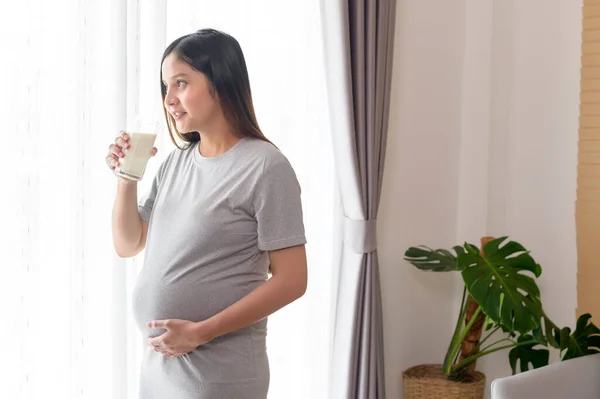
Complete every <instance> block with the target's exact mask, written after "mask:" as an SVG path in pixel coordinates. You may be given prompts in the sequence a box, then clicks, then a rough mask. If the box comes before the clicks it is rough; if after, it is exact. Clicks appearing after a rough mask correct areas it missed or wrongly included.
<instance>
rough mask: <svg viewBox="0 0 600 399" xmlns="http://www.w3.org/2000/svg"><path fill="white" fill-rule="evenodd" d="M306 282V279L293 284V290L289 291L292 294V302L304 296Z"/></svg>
mask: <svg viewBox="0 0 600 399" xmlns="http://www.w3.org/2000/svg"><path fill="white" fill-rule="evenodd" d="M307 285H308V284H307V281H306V279H302V280H301V281H298V282H297V283H296V284H294V287H293V289H291V290H290V291H291V292H293V300H294V301H295V300H296V299H300V298H302V297H303V296H304V294H306V287H307Z"/></svg>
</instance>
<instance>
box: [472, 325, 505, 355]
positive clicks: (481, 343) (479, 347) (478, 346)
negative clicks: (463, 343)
mask: <svg viewBox="0 0 600 399" xmlns="http://www.w3.org/2000/svg"><path fill="white" fill-rule="evenodd" d="M499 329H500V325H497V326H496V327H494V328H493V329H492V331H490V333H489V334H488V335H486V336H485V337H484V338H483V339H482V340H481V341H479V344H478V345H477V346H476V347H475V352H479V351H480V350H481V345H483V343H484V342H485V341H487V340H488V339H489V338H490V337H491V336H492V335H494V333H495V332H496V331H498V330H499ZM496 343H497V342H496ZM496 343H494V344H493V345H495V344H496ZM488 346H489V345H488Z"/></svg>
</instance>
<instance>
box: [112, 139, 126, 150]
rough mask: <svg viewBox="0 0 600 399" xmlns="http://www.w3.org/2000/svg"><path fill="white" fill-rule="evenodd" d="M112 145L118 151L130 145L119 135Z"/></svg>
mask: <svg viewBox="0 0 600 399" xmlns="http://www.w3.org/2000/svg"><path fill="white" fill-rule="evenodd" d="M113 145H114V146H116V147H117V148H118V149H119V151H120V150H121V149H126V148H129V147H130V145H129V141H127V140H124V139H123V137H121V136H119V137H117V138H116V139H115V144H113Z"/></svg>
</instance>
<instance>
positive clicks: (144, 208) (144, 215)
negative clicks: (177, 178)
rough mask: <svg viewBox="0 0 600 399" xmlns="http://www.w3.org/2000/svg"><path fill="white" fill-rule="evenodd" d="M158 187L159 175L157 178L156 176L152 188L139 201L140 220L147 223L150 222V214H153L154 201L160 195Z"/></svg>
mask: <svg viewBox="0 0 600 399" xmlns="http://www.w3.org/2000/svg"><path fill="white" fill-rule="evenodd" d="M158 186H159V175H158V173H157V174H156V176H154V180H152V186H151V187H150V190H149V191H148V193H146V194H145V195H144V196H143V197H142V198H140V200H139V201H138V211H139V214H140V218H141V219H142V220H144V221H146V222H149V221H150V214H152V209H153V208H154V200H155V199H156V194H157V193H158Z"/></svg>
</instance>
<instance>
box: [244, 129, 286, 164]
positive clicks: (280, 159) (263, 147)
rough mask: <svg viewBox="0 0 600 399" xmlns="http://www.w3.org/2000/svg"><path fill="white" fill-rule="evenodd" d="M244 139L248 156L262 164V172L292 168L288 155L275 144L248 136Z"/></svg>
mask: <svg viewBox="0 0 600 399" xmlns="http://www.w3.org/2000/svg"><path fill="white" fill-rule="evenodd" d="M244 140H245V148H246V151H245V152H246V157H248V159H249V160H250V161H252V162H253V163H256V164H258V165H260V166H261V168H260V169H261V172H262V173H265V172H268V171H270V170H272V169H273V168H286V169H288V168H289V169H292V166H291V164H290V162H289V160H288V159H287V157H286V156H285V155H284V154H283V152H281V151H280V150H279V149H278V148H277V147H275V146H274V145H273V144H271V143H269V142H267V141H264V140H261V139H257V138H253V137H252V138H251V137H247V138H245V139H244Z"/></svg>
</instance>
